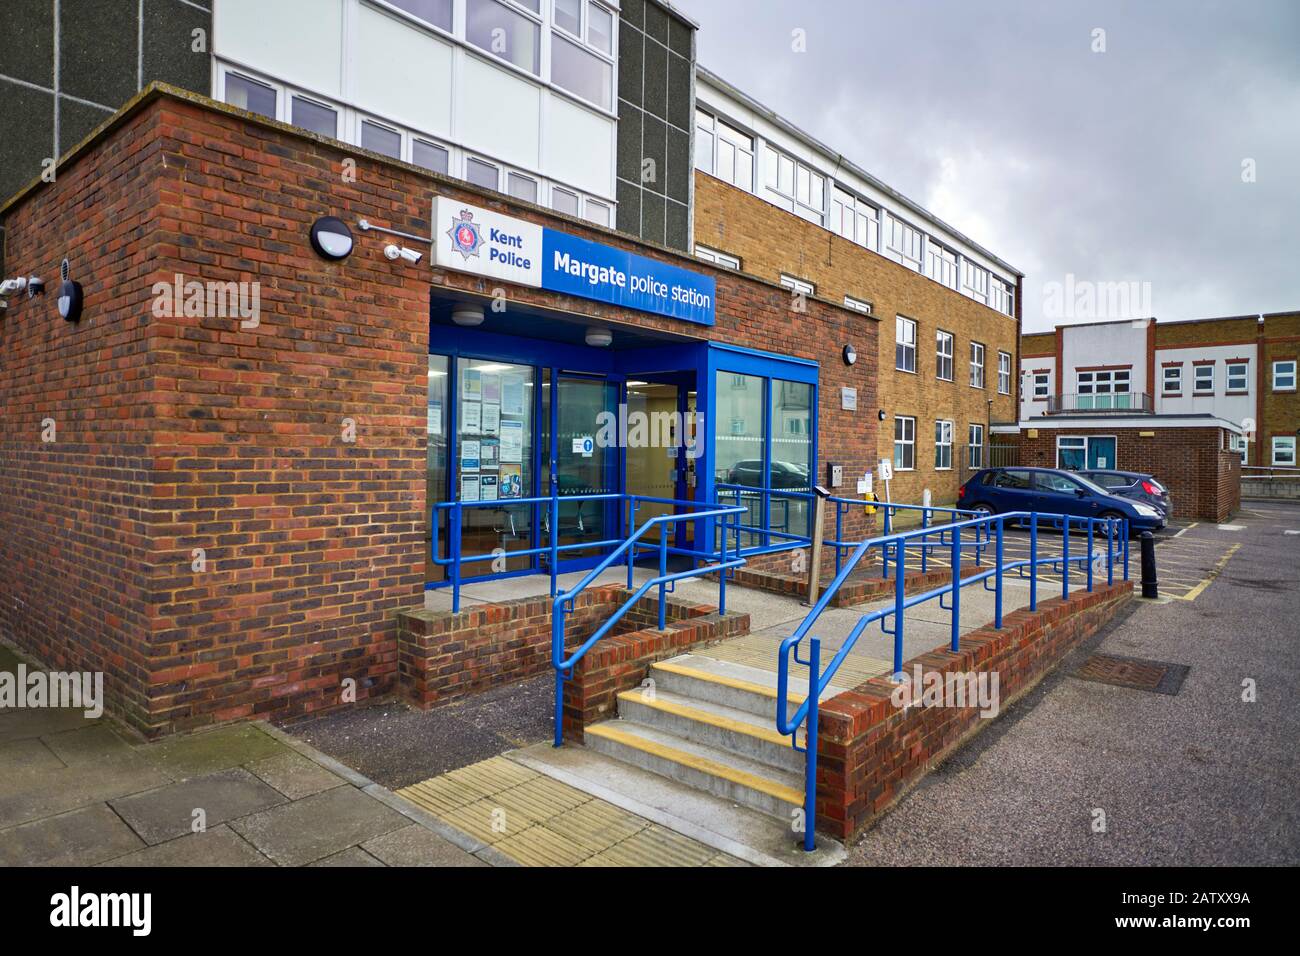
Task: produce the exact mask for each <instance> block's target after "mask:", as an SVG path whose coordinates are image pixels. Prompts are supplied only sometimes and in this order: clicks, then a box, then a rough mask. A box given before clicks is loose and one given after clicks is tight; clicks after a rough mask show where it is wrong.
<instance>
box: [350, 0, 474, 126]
mask: <svg viewBox="0 0 1300 956" xmlns="http://www.w3.org/2000/svg"><path fill="white" fill-rule="evenodd" d="M451 59H452V44H450V43H448V42H447V41H445V40H440V39H438V38H436V37H434V36H432V35H431V34H429V33H426V32H424V31H422V30H416V29H414V28H412V27H411V25H410V24H408V23H405V22H403V21H401V20H398V19H397V18H396V17H392V16H388V15H387V14H384V13H380V12H379V11H378V10H376V9H375V8H374V7H371V6H367V5H366V4H364V3H363V4H361V5H360V6H359V7H358V8H357V32H356V48H355V51H354V53H353V58H352V62H353V82H352V94H353V95H352V101H353V102H354V104H355V105H356V106H357V107H359V108H360V109H362V110H366V111H368V112H371V113H374V114H375V115H377V116H380V117H383V118H385V119H390V120H393V121H394V122H398V123H402V124H404V125H406V126H411V127H414V128H415V129H418V130H420V131H422V132H425V133H430V134H432V135H434V136H439V137H442V138H444V139H446V138H448V137H450V136H451Z"/></svg>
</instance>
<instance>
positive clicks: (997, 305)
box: [989, 276, 1016, 317]
mask: <svg viewBox="0 0 1300 956" xmlns="http://www.w3.org/2000/svg"><path fill="white" fill-rule="evenodd" d="M992 289H993V292H992V300H991V301H990V303H989V304H990V305H991V306H992V307H993V308H994V309H996V310H997V311H998V312H1001V313H1002V314H1003V315H1009V316H1012V317H1014V316H1015V314H1016V290H1015V287H1014V286H1012V285H1011V284H1010V283H1008V282H1004V281H1003V280H1001V279H999V278H998V277H997V276H994V277H993V280H992Z"/></svg>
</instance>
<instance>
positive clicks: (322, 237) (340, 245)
mask: <svg viewBox="0 0 1300 956" xmlns="http://www.w3.org/2000/svg"><path fill="white" fill-rule="evenodd" d="M352 246H353V241H352V230H351V229H349V228H348V224H347V223H345V222H344V221H343V220H342V219H339V218H338V217H337V216H322V217H321V218H320V219H317V220H316V221H315V222H314V223H312V224H311V247H312V248H313V249H314V250H316V255H318V256H320V257H321V258H322V259H329V260H330V261H331V262H337V261H338V260H339V259H346V258H347V257H348V256H349V255H351V253H352Z"/></svg>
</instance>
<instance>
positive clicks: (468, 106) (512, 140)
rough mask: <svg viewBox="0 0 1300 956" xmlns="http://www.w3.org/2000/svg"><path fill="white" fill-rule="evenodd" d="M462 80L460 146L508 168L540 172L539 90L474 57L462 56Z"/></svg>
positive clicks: (507, 72) (459, 111) (509, 73)
mask: <svg viewBox="0 0 1300 956" xmlns="http://www.w3.org/2000/svg"><path fill="white" fill-rule="evenodd" d="M461 79H462V82H461V83H460V84H459V86H458V91H457V92H458V94H459V102H458V103H457V113H456V116H457V124H456V125H457V127H458V129H457V133H458V137H457V138H458V139H459V141H460V142H462V143H464V144H465V146H466V148H468V149H471V150H474V149H479V150H483V151H485V152H487V153H488V154H490V155H491V156H494V157H496V158H497V159H501V160H503V161H505V162H507V163H513V164H515V165H518V166H523V167H525V168H526V169H539V168H541V163H540V159H541V138H542V133H541V116H542V103H541V98H542V91H541V89H540V88H539V87H537V86H534V85H533V84H532V83H529V82H527V81H526V80H523V79H520V78H519V77H517V76H515V75H514V74H513V73H511V72H510V71H508V70H503V69H501V68H499V67H496V66H491V65H489V64H487V63H484V62H483V61H482V60H480V59H479V58H478V57H476V56H466V57H465V63H464V69H463V70H462V72H461ZM545 172H546V173H547V174H548V175H549V174H550V170H546V171H545Z"/></svg>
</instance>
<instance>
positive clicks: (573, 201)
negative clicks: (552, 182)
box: [551, 186, 578, 216]
mask: <svg viewBox="0 0 1300 956" xmlns="http://www.w3.org/2000/svg"><path fill="white" fill-rule="evenodd" d="M551 208H552V209H554V210H555V211H556V212H562V213H564V214H566V215H569V216H576V215H577V214H578V194H577V193H575V192H572V191H570V190H568V189H561V188H560V187H559V186H552V187H551Z"/></svg>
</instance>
